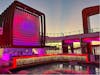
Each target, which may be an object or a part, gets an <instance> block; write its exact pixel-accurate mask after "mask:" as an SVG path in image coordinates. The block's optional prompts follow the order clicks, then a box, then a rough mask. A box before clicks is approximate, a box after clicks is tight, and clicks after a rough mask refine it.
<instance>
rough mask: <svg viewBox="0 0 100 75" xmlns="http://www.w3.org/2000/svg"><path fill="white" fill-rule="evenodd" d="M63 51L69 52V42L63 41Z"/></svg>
mask: <svg viewBox="0 0 100 75" xmlns="http://www.w3.org/2000/svg"><path fill="white" fill-rule="evenodd" d="M62 50H63V51H62V52H63V53H68V44H67V43H65V42H64V41H62Z"/></svg>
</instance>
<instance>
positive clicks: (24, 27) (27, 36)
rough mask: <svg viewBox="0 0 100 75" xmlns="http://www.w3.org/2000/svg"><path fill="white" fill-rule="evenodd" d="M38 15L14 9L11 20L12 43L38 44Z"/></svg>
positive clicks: (21, 44)
mask: <svg viewBox="0 0 100 75" xmlns="http://www.w3.org/2000/svg"><path fill="white" fill-rule="evenodd" d="M39 32H40V23H39V17H38V16H35V15H33V14H29V13H27V12H25V11H22V10H20V9H16V10H15V14H14V20H13V45H17V46H39V45H40V34H39Z"/></svg>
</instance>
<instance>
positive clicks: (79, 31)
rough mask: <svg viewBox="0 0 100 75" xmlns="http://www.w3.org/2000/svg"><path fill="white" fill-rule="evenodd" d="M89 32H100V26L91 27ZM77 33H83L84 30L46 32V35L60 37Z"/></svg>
mask: <svg viewBox="0 0 100 75" xmlns="http://www.w3.org/2000/svg"><path fill="white" fill-rule="evenodd" d="M89 32H90V33H93V32H100V28H92V29H89ZM76 34H83V30H77V31H72V32H61V33H46V36H50V37H60V36H68V35H76Z"/></svg>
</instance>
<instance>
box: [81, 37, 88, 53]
mask: <svg viewBox="0 0 100 75" xmlns="http://www.w3.org/2000/svg"><path fill="white" fill-rule="evenodd" d="M80 43H81V51H82V54H86V53H87V48H86V43H85V42H84V41H83V39H82V38H81V39H80Z"/></svg>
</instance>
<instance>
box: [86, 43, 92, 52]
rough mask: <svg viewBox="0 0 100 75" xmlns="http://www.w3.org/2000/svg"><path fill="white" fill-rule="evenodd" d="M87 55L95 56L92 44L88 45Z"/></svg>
mask: <svg viewBox="0 0 100 75" xmlns="http://www.w3.org/2000/svg"><path fill="white" fill-rule="evenodd" d="M87 53H88V54H93V53H92V44H91V42H89V43H87Z"/></svg>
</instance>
